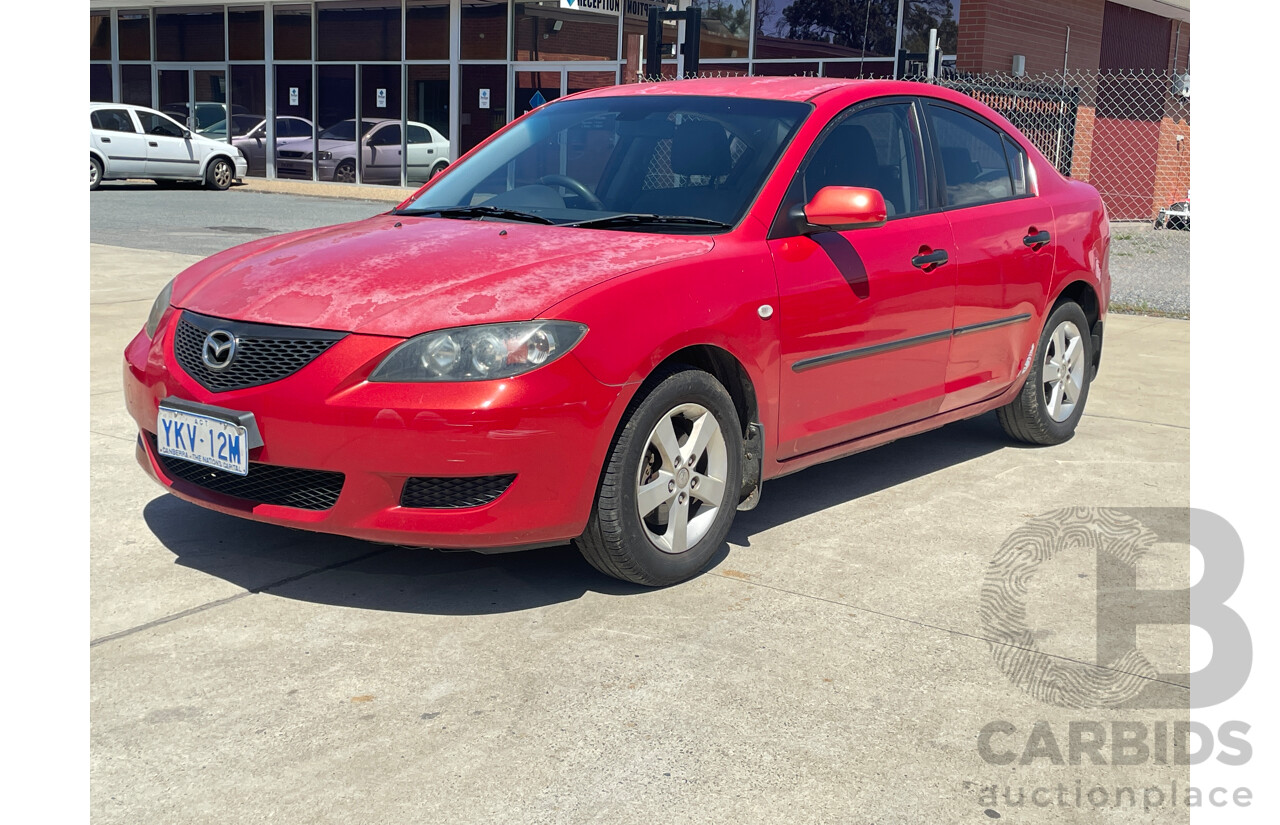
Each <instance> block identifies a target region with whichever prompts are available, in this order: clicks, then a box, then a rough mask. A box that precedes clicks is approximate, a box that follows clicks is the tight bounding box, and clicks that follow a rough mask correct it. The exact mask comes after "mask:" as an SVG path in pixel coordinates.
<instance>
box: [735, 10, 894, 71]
mask: <svg viewBox="0 0 1280 825" xmlns="http://www.w3.org/2000/svg"><path fill="white" fill-rule="evenodd" d="M897 39H898V3H897V0H845V2H838V3H836V2H828V0H793V2H789V3H788V2H785V0H762V2H760V3H758V4H757V9H756V53H755V56H756V57H757V58H759V59H762V60H764V59H777V58H791V57H807V58H810V59H813V58H823V57H862V56H863V54H864V52H865V54H866V55H867V56H869V57H870V56H878V57H893V56H895V51H894V50H895V47H896V44H897Z"/></svg>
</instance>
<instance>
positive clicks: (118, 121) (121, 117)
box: [89, 109, 138, 133]
mask: <svg viewBox="0 0 1280 825" xmlns="http://www.w3.org/2000/svg"><path fill="white" fill-rule="evenodd" d="M89 122H90V123H92V124H93V128H95V129H103V130H105V131H107V132H133V133H136V132H137V131H138V130H137V129H135V128H134V127H133V118H131V117H129V112H128V111H127V110H125V109H96V110H94V111H92V112H90V113H89Z"/></svg>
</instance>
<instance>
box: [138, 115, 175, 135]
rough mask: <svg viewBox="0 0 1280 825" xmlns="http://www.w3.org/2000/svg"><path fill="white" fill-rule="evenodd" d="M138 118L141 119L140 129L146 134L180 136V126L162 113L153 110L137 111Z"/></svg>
mask: <svg viewBox="0 0 1280 825" xmlns="http://www.w3.org/2000/svg"><path fill="white" fill-rule="evenodd" d="M138 120H140V121H142V131H144V132H146V133H147V134H148V135H159V136H161V137H176V138H180V137H182V127H181V126H179V125H178V124H176V123H174V122H173V121H172V120H170V119H169V118H167V117H165V116H164V115H161V114H157V113H155V112H138Z"/></svg>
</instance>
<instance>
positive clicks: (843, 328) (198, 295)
mask: <svg viewBox="0 0 1280 825" xmlns="http://www.w3.org/2000/svg"><path fill="white" fill-rule="evenodd" d="M1108 247H1109V235H1108V228H1107V220H1106V215H1105V213H1104V210H1103V206H1102V203H1101V201H1100V199H1099V197H1098V193H1097V192H1096V191H1095V190H1094V189H1093V188H1091V187H1090V186H1088V185H1087V184H1084V183H1081V182H1078V181H1072V180H1068V179H1066V178H1064V177H1062V176H1061V175H1060V174H1058V172H1057V171H1055V169H1054V168H1053V166H1052V165H1051V164H1050V163H1049V162H1047V161H1046V160H1045V158H1044V157H1043V156H1042V155H1041V154H1040V152H1038V151H1037V150H1036V149H1035V147H1034V146H1033V145H1032V144H1031V143H1030V142H1029V141H1028V140H1027V139H1026V138H1025V137H1023V136H1022V135H1021V134H1019V133H1018V131H1017V130H1016V129H1014V128H1013V126H1012V125H1010V123H1009V122H1008V121H1007V120H1005V119H1004V118H1003V117H1001V116H1000V115H999V114H997V113H996V112H995V111H993V110H991V109H989V108H987V107H986V106H984V105H982V104H980V103H977V102H975V101H973V100H972V99H969V98H967V97H965V96H963V95H960V94H958V93H954V92H951V91H949V90H946V89H941V88H937V87H933V86H928V85H918V84H913V83H905V82H891V81H845V80H830V79H814V78H733V79H716V80H692V81H679V82H668V83H653V84H641V85H635V86H624V87H614V88H607V89H597V90H593V91H588V92H583V93H580V94H576V95H572V96H569V97H566V98H563V99H561V100H558V101H556V102H554V103H551V104H548V105H545V106H542V107H540V108H538V109H535V110H534V111H532V112H531V113H529V114H527V115H525V116H523V117H521V118H518V119H517V120H515V121H513V122H512V123H511V124H509V125H508V126H507V127H506V128H504V129H503V130H501V131H500V132H498V133H497V134H495V135H493V136H492V137H491V138H490V139H489V140H487V141H486V142H485V143H483V144H481V145H480V146H478V147H477V148H476V149H475V150H473V151H472V152H471V153H470V154H469V155H468V156H467V157H466V158H464V159H463V160H462V161H460V162H459V163H458V164H456V165H454V166H451V167H450V168H449V169H448V170H446V171H445V172H444V173H443V174H441V175H439V176H437V177H436V178H435V179H434V180H432V181H431V182H430V183H429V184H427V185H426V186H424V187H423V188H422V189H420V190H419V191H418V192H417V193H415V194H414V195H413V196H412V197H410V198H409V199H408V200H406V201H405V202H404V203H402V204H401V205H400V206H399V207H398V208H396V209H394V210H392V211H390V212H388V213H386V214H382V215H378V216H376V217H372V218H369V219H368V220H364V221H359V222H356V223H351V224H346V225H343V226H332V227H327V228H323V229H315V230H310V231H305V232H297V233H293V234H289V235H280V236H275V237H270V238H265V239H262V240H258V241H254V242H252V243H249V244H245V245H244V246H241V247H238V248H235V249H231V250H228V251H226V252H222V253H220V254H217V255H214V256H213V257H211V258H208V259H207V260H204V261H202V262H200V263H198V264H196V265H195V266H192V267H191V268H189V269H187V270H186V271H184V272H183V273H181V274H180V275H178V277H177V278H175V279H174V280H173V281H172V282H171V283H170V284H169V285H168V286H166V287H165V288H164V290H163V291H162V292H161V293H160V295H159V296H158V297H157V298H156V301H155V305H154V307H153V308H152V310H151V313H150V316H149V317H148V318H147V320H146V324H145V326H144V327H143V329H142V330H141V331H140V332H139V333H138V335H137V337H135V338H134V339H133V341H132V342H131V343H130V344H129V345H128V347H127V349H126V351H125V370H124V383H125V396H126V399H127V404H128V408H129V412H130V413H131V414H132V416H133V418H134V419H135V420H136V421H137V423H138V427H139V430H140V435H139V440H138V459H139V461H140V462H141V464H142V466H143V467H144V468H145V469H146V470H147V472H148V473H150V474H151V475H152V476H154V478H155V479H156V480H157V481H158V482H159V483H160V484H161V485H163V486H164V487H165V488H167V489H168V490H169V491H170V492H171V493H173V494H174V495H176V496H178V497H180V498H183V499H185V500H187V501H190V502H194V503H195V504H198V505H200V506H203V507H207V508H210V509H213V510H217V511H220V512H223V513H229V514H232V515H237V516H242V517H245V518H250V519H255V520H258V521H263V522H269V523H272V524H281V525H288V526H291V527H297V528H303V529H307V530H317V531H323V532H329V533H338V534H342V535H346V536H354V537H358V538H361V539H367V540H370V541H376V542H386V543H394V544H399V545H414V546H422V547H435V548H453V549H471V550H478V551H483V552H500V551H507V550H514V549H528V548H535V547H540V546H547V545H555V544H561V543H564V542H566V541H570V540H572V541H574V542H575V543H576V544H577V546H578V547H579V548H580V550H581V552H582V554H583V556H585V558H586V559H587V561H588V562H590V563H591V564H592V565H594V566H595V567H596V568H598V569H599V570H601V571H603V572H605V573H607V574H609V575H612V576H616V577H618V578H620V579H624V580H627V581H632V582H637V583H641V584H646V585H665V584H671V583H674V582H678V581H681V580H683V579H686V578H688V577H690V576H692V575H695V574H696V573H698V572H699V571H700V570H701V569H702V568H703V567H704V566H705V565H707V563H708V562H709V560H710V559H711V557H712V555H713V554H714V553H715V552H716V550H717V548H719V547H720V546H721V545H722V544H723V542H724V540H725V536H726V534H727V533H728V530H729V526H730V522H731V521H732V520H733V517H734V513H735V511H737V510H743V509H750V508H751V507H754V506H755V505H756V503H757V502H758V501H760V497H761V485H762V484H763V482H765V481H767V480H769V479H771V478H776V477H778V476H782V475H785V474H787V473H792V472H795V471H797V470H800V469H803V468H805V467H808V466H811V465H813V464H816V463H819V462H823V461H829V460H831V459H835V458H839V457H842V456H847V455H849V454H851V453H855V452H858V451H860V450H865V449H868V448H870V447H875V446H877V445H880V444H884V443H886V442H889V441H892V440H894V439H897V438H901V437H903V436H906V435H911V434H914V433H919V432H923V431H925V430H930V429H933V428H935V427H939V426H941V425H943V424H946V423H948V422H952V421H956V420H959V419H963V418H969V417H971V416H975V415H980V414H982V413H985V412H988V411H992V410H994V411H996V412H997V413H998V415H999V420H1000V422H1001V423H1002V424H1003V426H1004V429H1005V430H1006V431H1007V432H1008V434H1009V435H1010V436H1011V437H1012V438H1014V439H1017V440H1019V441H1023V442H1029V443H1032V444H1043V445H1051V444H1058V443H1061V442H1064V441H1066V440H1067V439H1069V438H1070V437H1071V436H1072V434H1073V432H1074V431H1075V428H1076V424H1077V423H1078V422H1079V420H1080V416H1081V414H1082V412H1083V410H1084V406H1085V402H1086V401H1087V399H1088V394H1089V385H1090V381H1091V379H1092V378H1093V377H1094V375H1095V373H1096V371H1097V369H1098V363H1099V355H1100V351H1101V346H1102V336H1103V322H1104V316H1105V309H1106V306H1107V301H1108V294H1109V291H1110V278H1109V275H1108V272H1107V256H1108ZM766 506H767V505H766Z"/></svg>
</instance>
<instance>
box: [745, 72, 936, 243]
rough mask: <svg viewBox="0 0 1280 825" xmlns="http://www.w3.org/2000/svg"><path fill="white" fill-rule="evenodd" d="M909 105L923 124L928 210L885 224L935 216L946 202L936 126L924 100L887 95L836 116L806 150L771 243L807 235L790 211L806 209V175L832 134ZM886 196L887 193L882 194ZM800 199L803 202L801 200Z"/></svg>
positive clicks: (920, 148)
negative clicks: (866, 115)
mask: <svg viewBox="0 0 1280 825" xmlns="http://www.w3.org/2000/svg"><path fill="white" fill-rule="evenodd" d="M904 104H906V105H909V106H911V107H912V108H914V109H915V114H916V121H917V122H918V123H919V124H920V134H919V135H918V136H917V137H916V141H917V146H916V149H917V150H918V151H919V153H920V155H919V157H920V159H921V160H922V161H923V163H922V164H921V169H920V176H921V177H922V178H923V182H924V192H925V199H926V203H925V208H924V209H921V210H919V211H915V212H903V213H902V214H900V215H891V216H889V217H888V218H887V219H886V221H885V223H891V222H893V221H899V220H903V219H905V218H918V217H920V216H921V215H931V214H934V213H936V212H939V211H941V209H942V203H943V201H942V199H940V198H939V197H938V187H937V181H938V178H939V173H938V169H937V168H936V163H937V159H936V158H935V157H934V147H933V146H932V139H933V133H932V124H931V123H930V122H929V121H928V120H927V119H926V117H925V112H924V111H923V110H924V109H925V108H926V107H925V106H923V105H922V103H921V101H920V98H919V97H916V96H913V95H886V96H884V97H873V98H870V99H868V100H860V101H858V102H857V103H855V104H853V105H852V106H849V107H847V108H845V109H843V110H841V111H840V112H838V113H836V114H835V115H834V116H833V117H832V118H831V119H830V120H829V121H827V124H826V125H825V126H823V127H822V131H821V132H819V133H818V136H817V137H816V138H814V139H813V142H812V143H810V144H809V148H808V149H806V150H805V154H804V157H803V158H802V159H801V161H800V165H799V166H797V167H796V171H795V174H794V175H792V177H791V182H790V183H788V184H787V190H786V192H784V193H783V196H782V201H781V203H779V204H778V211H777V213H776V214H775V215H774V218H773V223H772V224H771V225H770V227H769V235H768V237H769V240H776V239H780V238H794V237H797V236H799V235H802V234H804V233H803V232H801V231H800V229H799V228H798V227H797V226H796V225H795V222H794V221H793V220H792V219H791V216H790V214H789V213H790V211H791V210H792V209H793V208H794V207H796V206H803V205H804V200H803V194H801V193H802V192H803V190H802V188H801V187H802V182H803V181H804V175H805V172H806V171H807V170H808V169H809V164H810V163H811V162H812V161H813V158H814V156H815V155H816V154H817V153H818V150H819V149H820V148H821V147H822V144H823V143H824V142H825V141H826V140H827V138H828V137H830V135H831V133H832V132H834V131H835V130H836V129H838V128H839V127H840V125H841V124H843V123H844V122H845V121H846V120H848V119H849V118H851V117H853V116H854V115H857V114H861V113H862V112H864V111H867V110H868V109H874V108H877V107H880V106H895V105H896V106H901V105H904ZM881 194H883V193H881ZM797 197H799V199H797Z"/></svg>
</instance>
